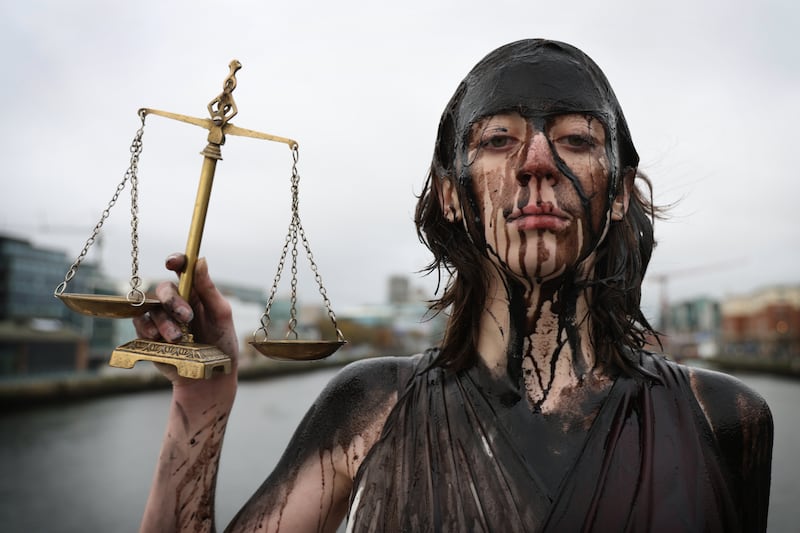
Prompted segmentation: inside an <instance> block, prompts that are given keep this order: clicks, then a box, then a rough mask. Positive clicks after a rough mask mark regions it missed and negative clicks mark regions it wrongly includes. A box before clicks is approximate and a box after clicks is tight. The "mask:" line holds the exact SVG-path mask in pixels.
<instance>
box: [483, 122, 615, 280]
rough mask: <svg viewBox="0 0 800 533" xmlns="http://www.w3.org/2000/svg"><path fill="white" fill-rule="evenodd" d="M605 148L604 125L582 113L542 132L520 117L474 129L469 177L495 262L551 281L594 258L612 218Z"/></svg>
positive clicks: (526, 275)
mask: <svg viewBox="0 0 800 533" xmlns="http://www.w3.org/2000/svg"><path fill="white" fill-rule="evenodd" d="M605 143H606V132H605V128H604V127H603V124H602V123H601V122H600V121H599V120H598V119H597V118H595V117H593V116H590V115H584V114H577V113H576V114H563V115H556V116H553V117H550V118H547V119H545V120H544V121H543V122H541V123H540V124H539V125H538V127H537V126H536V125H534V121H532V120H529V119H526V118H523V117H522V116H521V115H519V114H517V113H505V114H498V115H492V116H489V117H486V118H484V119H482V120H480V121H478V122H477V123H475V124H474V125H473V126H472V129H471V133H470V139H469V145H468V159H467V160H468V164H469V174H470V176H471V178H472V186H473V191H474V193H475V198H476V201H477V209H478V210H479V211H480V216H481V220H482V221H483V225H484V232H485V237H486V244H487V246H488V248H489V249H488V252H489V255H490V257H492V258H493V260H494V261H495V262H497V263H498V264H500V265H501V266H503V267H505V268H507V269H509V270H510V271H511V272H512V273H514V274H516V275H518V276H520V277H522V278H525V279H531V280H533V279H549V278H552V277H555V276H558V275H560V274H562V273H563V272H564V271H566V270H567V269H571V268H574V267H576V266H577V263H578V262H579V261H582V260H583V259H585V258H586V257H587V256H588V255H589V254H590V253H591V251H592V250H593V249H594V248H595V247H596V246H597V244H598V243H599V241H600V239H601V232H602V231H604V228H605V227H606V223H607V218H608V214H607V212H606V211H607V209H606V207H607V206H606V202H607V190H608V175H609V173H608V167H609V163H608V158H607V155H606V144H605ZM558 159H560V161H561V163H559V162H558Z"/></svg>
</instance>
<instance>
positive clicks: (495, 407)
mask: <svg viewBox="0 0 800 533" xmlns="http://www.w3.org/2000/svg"><path fill="white" fill-rule="evenodd" d="M433 357H435V352H429V353H427V354H425V356H423V357H421V358H420V360H419V361H418V362H417V366H416V372H415V373H414V375H413V377H412V378H411V380H410V382H409V383H408V385H407V387H406V389H405V391H404V394H402V395H401V397H400V398H399V401H398V403H397V405H396V406H395V408H394V410H393V411H392V412H391V414H390V415H389V418H388V419H387V422H386V425H385V426H384V430H383V433H382V436H381V438H380V440H379V441H378V442H377V443H376V444H375V446H374V447H373V448H372V450H371V451H370V452H369V454H368V456H367V457H366V458H365V460H364V462H363V464H362V466H361V468H360V469H359V472H358V474H357V477H356V480H355V490H354V491H353V500H352V502H351V509H350V516H349V523H348V531H355V532H370V533H373V532H380V531H383V532H398V531H414V532H420V531H442V532H459V533H460V532H466V531H485V532H490V531H492V532H494V531H503V532H515V531H548V532H556V531H558V532H563V531H598V532H600V531H602V532H608V531H649V532H658V531H665V532H666V531H669V532H674V531H725V532H735V531H739V530H740V526H739V525H738V522H739V520H738V517H737V514H736V504H735V503H734V501H733V499H732V496H731V490H730V489H729V487H730V483H729V479H728V473H726V472H724V471H721V470H720V465H719V463H720V461H719V459H718V457H719V454H718V453H717V452H716V444H715V441H714V437H713V435H712V433H711V430H710V428H709V426H708V423H707V422H706V420H705V417H704V416H703V414H702V412H701V410H700V407H699V405H698V404H697V401H696V399H695V398H694V395H693V393H692V390H691V388H690V386H689V376H688V374H687V372H686V370H685V369H684V368H683V367H681V366H678V365H675V364H673V363H670V362H668V361H666V360H665V359H663V358H660V357H658V356H653V355H650V354H641V356H640V357H641V359H642V367H643V368H644V369H645V370H646V372H648V373H650V374H652V376H651V378H650V379H649V380H641V379H633V378H629V377H625V376H620V377H618V378H617V379H616V381H615V383H614V384H613V386H612V387H611V390H610V392H609V394H608V396H607V398H606V400H605V402H604V403H603V405H602V407H601V408H600V411H599V413H598V415H597V417H596V418H595V420H594V422H593V423H592V426H591V427H590V429H589V430H588V431H587V433H586V440H585V443H584V445H583V448H582V449H581V451H580V452H579V453H578V455H577V459H576V460H575V462H574V463H573V466H572V468H571V469H570V470H569V472H568V473H567V474H566V475H565V477H564V480H563V481H562V483H561V484H560V486H558V487H557V488H554V489H553V492H552V493H551V492H550V491H548V489H547V488H546V487H545V485H544V483H543V482H542V480H541V479H540V477H539V476H537V459H539V460H541V459H542V458H541V457H539V458H537V457H532V456H531V455H532V454H531V453H530V449H531V446H530V442H531V441H530V439H535V438H536V436H535V435H531V434H530V431H529V430H530V427H531V426H530V423H529V422H528V421H529V420H530V419H531V413H530V411H529V410H528V408H527V406H525V405H524V404H525V402H524V400H523V401H518V402H516V404H514V405H510V403H509V402H508V398H509V397H510V396H509V395H508V392H510V386H509V385H505V387H506V388H507V389H508V390H506V391H504V390H503V385H502V384H499V383H498V382H497V381H495V380H492V379H491V378H490V377H489V376H488V374H487V373H486V371H485V370H482V369H481V367H473V368H471V369H469V370H466V371H462V372H459V373H452V372H447V371H445V370H443V369H441V368H438V367H430V361H431V360H432V358H433ZM526 443H527V444H526ZM540 466H541V465H540ZM738 503H739V504H741V502H738Z"/></svg>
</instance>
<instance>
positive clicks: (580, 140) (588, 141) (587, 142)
mask: <svg viewBox="0 0 800 533" xmlns="http://www.w3.org/2000/svg"><path fill="white" fill-rule="evenodd" d="M557 142H558V143H559V144H565V145H567V146H568V147H569V148H574V149H578V150H582V149H583V150H589V149H591V148H594V147H595V146H596V145H597V143H596V142H595V140H594V139H593V138H592V137H591V136H589V135H582V134H577V133H576V134H573V135H565V136H563V137H561V138H560V139H559V140H558V141H557Z"/></svg>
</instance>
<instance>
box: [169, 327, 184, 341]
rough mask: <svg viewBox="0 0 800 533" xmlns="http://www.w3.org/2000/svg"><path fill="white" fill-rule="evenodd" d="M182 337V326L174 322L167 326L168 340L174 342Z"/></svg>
mask: <svg viewBox="0 0 800 533" xmlns="http://www.w3.org/2000/svg"><path fill="white" fill-rule="evenodd" d="M181 337H183V333H181V330H180V328H178V327H177V326H175V325H173V324H170V325H169V326H168V327H167V340H168V341H171V342H174V341H177V340H178V339H180V338H181Z"/></svg>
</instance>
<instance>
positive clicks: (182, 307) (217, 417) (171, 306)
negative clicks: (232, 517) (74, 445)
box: [134, 255, 238, 532]
mask: <svg viewBox="0 0 800 533" xmlns="http://www.w3.org/2000/svg"><path fill="white" fill-rule="evenodd" d="M183 265H184V257H183V256H182V255H173V256H170V257H169V258H168V259H167V268H168V269H170V270H173V271H175V272H180V271H181V270H182V269H183ZM156 296H157V297H158V299H159V300H160V301H161V302H162V309H161V310H158V311H156V312H152V313H150V314H148V315H145V316H142V317H138V318H136V319H134V325H135V326H136V331H137V333H138V335H139V337H140V338H145V339H151V340H161V341H167V342H175V341H177V340H179V339H180V338H181V331H180V327H179V325H178V323H179V322H183V323H190V325H191V329H192V332H193V334H194V335H195V340H196V342H198V343H203V344H210V345H214V346H217V347H219V348H220V349H221V350H222V351H223V352H224V353H225V354H227V355H229V356H230V357H231V359H232V365H231V366H232V370H231V373H230V374H227V375H216V376H214V377H213V378H212V379H209V380H193V379H187V378H182V377H180V376H178V374H177V371H176V369H175V368H174V367H172V366H169V365H158V366H159V369H160V370H161V371H162V372H163V373H164V374H165V375H166V376H167V377H168V378H169V379H170V381H171V382H172V389H173V393H172V403H171V405H170V412H169V417H168V420H167V429H166V434H165V436H164V440H163V443H162V447H161V453H160V456H159V458H158V464H157V467H156V472H155V476H154V478H153V483H152V485H151V490H150V495H149V497H148V499H147V504H146V506H145V512H144V517H143V519H142V524H141V528H140V530H141V531H153V532H171V531H186V530H192V531H213V530H214V494H215V487H216V479H217V469H218V467H219V457H220V452H221V450H222V441H223V437H224V434H225V427H226V425H227V423H228V415H229V414H230V411H231V408H232V407H233V401H234V398H235V396H236V386H237V382H236V358H237V355H238V341H237V338H236V332H235V330H234V327H233V319H232V314H231V308H230V305H229V304H228V302H227V301H226V300H225V298H224V297H223V296H222V294H220V292H219V291H218V290H217V288H216V287H215V286H214V283H213V282H212V281H211V278H210V277H209V275H208V267H207V265H206V262H205V260H204V259H200V260H199V261H198V262H197V266H196V269H195V279H194V290H193V293H192V298H191V305H190V304H189V302H186V301H185V300H183V299H182V298H181V297H180V296H179V295H178V291H177V287H175V284H174V283H162V284H160V285H159V286H158V288H157V289H156Z"/></svg>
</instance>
